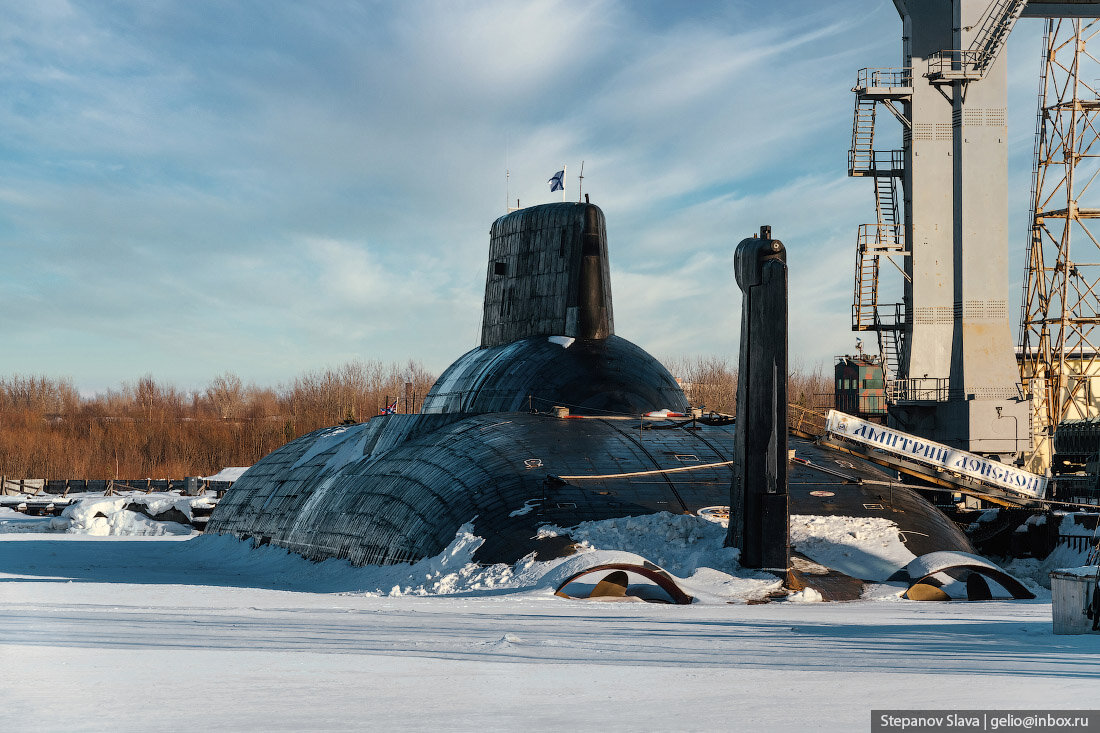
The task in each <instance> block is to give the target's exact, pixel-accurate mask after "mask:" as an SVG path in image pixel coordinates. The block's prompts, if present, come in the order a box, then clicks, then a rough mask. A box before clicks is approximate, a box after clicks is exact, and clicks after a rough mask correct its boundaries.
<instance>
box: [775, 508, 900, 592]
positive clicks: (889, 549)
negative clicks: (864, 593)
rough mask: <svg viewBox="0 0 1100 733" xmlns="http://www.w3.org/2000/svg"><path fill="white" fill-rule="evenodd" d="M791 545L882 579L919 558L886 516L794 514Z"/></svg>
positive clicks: (835, 565)
mask: <svg viewBox="0 0 1100 733" xmlns="http://www.w3.org/2000/svg"><path fill="white" fill-rule="evenodd" d="M791 546H792V547H793V548H794V549H796V550H797V551H798V552H801V553H802V554H803V555H805V556H806V557H808V558H810V559H811V560H813V561H814V562H816V563H820V564H821V565H824V566H826V567H828V568H832V569H833V570H838V571H840V572H842V573H844V574H845V575H850V576H852V577H853V578H862V579H864V580H875V581H880V582H881V581H884V580H886V579H888V578H889V577H890V576H891V575H893V574H894V573H896V572H897V571H898V570H900V569H902V568H904V567H905V566H906V565H908V564H909V563H910V562H911V561H912V560H913V559H914V558H916V555H914V554H913V553H912V552H910V551H909V548H907V547H906V546H905V545H904V544H903V543H902V539H901V535H900V534H899V532H898V525H897V524H895V523H894V522H891V521H890V520H889V519H884V518H882V517H819V516H812V515H802V514H792V515H791Z"/></svg>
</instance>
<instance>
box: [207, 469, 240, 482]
mask: <svg viewBox="0 0 1100 733" xmlns="http://www.w3.org/2000/svg"><path fill="white" fill-rule="evenodd" d="M250 468H252V467H251V466H229V467H226V468H223V469H222V470H220V471H218V472H217V473H216V474H214V475H213V476H203V478H202V480H203V481H236V480H237V479H239V478H240V477H241V475H242V474H244V472H245V471H247V470H248V469H250Z"/></svg>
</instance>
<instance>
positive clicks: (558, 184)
mask: <svg viewBox="0 0 1100 733" xmlns="http://www.w3.org/2000/svg"><path fill="white" fill-rule="evenodd" d="M547 183H549V184H550V191H551V192H554V191H564V190H565V170H560V171H558V172H557V173H555V174H554V177H553V178H551V179H550V180H549V181H547ZM562 195H563V196H564V195H565V194H562Z"/></svg>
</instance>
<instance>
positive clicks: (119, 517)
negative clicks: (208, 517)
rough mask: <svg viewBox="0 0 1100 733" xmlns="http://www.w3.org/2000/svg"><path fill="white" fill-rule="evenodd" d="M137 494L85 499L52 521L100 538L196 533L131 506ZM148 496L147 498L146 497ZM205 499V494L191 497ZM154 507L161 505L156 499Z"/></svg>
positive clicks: (57, 527) (59, 528) (52, 527)
mask: <svg viewBox="0 0 1100 733" xmlns="http://www.w3.org/2000/svg"><path fill="white" fill-rule="evenodd" d="M133 498H134V497H131V496H112V497H104V498H100V499H81V500H80V501H77V502H73V503H72V504H70V505H69V506H67V507H65V511H63V512H61V515H60V516H58V517H54V518H52V519H51V520H49V528H50V530H52V531H54V532H67V533H69V534H88V535H94V536H99V537H106V536H109V535H127V536H138V537H155V536H161V535H185V534H192V533H193V532H194V530H193V529H192V528H191V527H189V526H187V525H185V524H179V523H177V522H160V521H157V520H155V519H150V518H149V517H147V516H145V515H144V514H141V513H139V512H135V511H131V510H129V509H127V508H126V507H127V505H129V504H130V503H131V500H132V499H133ZM143 498H147V497H143ZM189 498H196V499H198V498H201V497H189ZM153 505H154V506H157V504H156V503H155V502H154V504H153ZM160 505H161V506H163V507H164V508H171V507H170V506H169V505H170V501H169V500H167V499H162V500H161V501H160Z"/></svg>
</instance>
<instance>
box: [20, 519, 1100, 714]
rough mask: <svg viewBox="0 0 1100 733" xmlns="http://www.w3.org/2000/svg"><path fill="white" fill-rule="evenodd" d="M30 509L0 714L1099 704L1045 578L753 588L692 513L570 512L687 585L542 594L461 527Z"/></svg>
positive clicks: (863, 529) (602, 539)
mask: <svg viewBox="0 0 1100 733" xmlns="http://www.w3.org/2000/svg"><path fill="white" fill-rule="evenodd" d="M101 509H103V507H101ZM107 509H109V507H108V508H107ZM130 513H131V514H132V512H130ZM112 516H113V515H112ZM112 516H109V517H100V518H101V519H108V524H109V525H110V524H111V522H114V524H113V525H111V526H113V527H114V528H115V529H116V531H120V532H125V531H126V527H127V521H128V520H124V519H114V518H112ZM138 516H141V515H138ZM93 519H94V517H93ZM130 519H135V521H137V520H136V518H130ZM142 519H143V520H144V517H143V518H142ZM49 522H50V520H49V519H38V518H26V517H22V515H16V514H15V513H13V512H10V510H0V612H2V614H3V618H4V621H3V623H2V624H0V660H2V661H3V665H2V668H3V670H4V674H3V675H0V699H2V700H3V704H2V707H0V728H2V729H3V730H86V729H94V730H106V729H110V730H148V729H158V730H184V729H187V730H190V729H195V728H216V729H230V730H239V729H247V730H260V729H262V730H377V729H392V728H402V729H410V728H411V729H427V728H433V729H439V730H486V729H489V730H499V729H509V730H511V729H520V728H523V729H533V730H543V729H562V728H567V727H568V728H576V729H580V730H607V729H610V730H720V729H721V730H745V731H748V730H753V731H755V730H800V729H803V728H810V729H825V730H852V729H856V730H860V729H867V728H868V727H869V722H870V711H871V710H872V709H882V708H939V709H950V708H955V709H960V708H967V709H973V708H997V707H1001V708H1016V709H1020V708H1029V707H1030V708H1089V707H1095V695H1096V690H1097V689H1098V686H1100V636H1054V635H1053V634H1052V632H1051V610H1050V596H1049V593H1042V592H1040V596H1039V598H1038V599H1037V600H1036V601H1027V602H1020V601H1014V602H996V601H993V602H982V603H966V602H951V603H921V602H910V601H903V600H900V599H899V598H898V597H897V593H898V591H899V590H901V588H899V587H896V586H890V585H885V584H881V585H876V586H872V589H871V592H870V593H869V594H868V597H867V598H866V599H865V600H862V601H857V602H852V603H791V602H773V603H768V604H762V605H747V604H746V603H745V602H744V601H745V600H746V599H749V598H756V597H760V596H761V595H762V594H764V593H766V592H767V590H768V589H770V588H773V587H774V585H775V581H774V580H773V579H772V578H770V577H769V576H765V575H760V574H755V573H751V572H748V571H745V570H742V569H740V568H739V567H738V566H737V564H736V555H735V553H733V552H732V551H730V550H726V549H723V548H722V547H721V534H722V529H721V528H720V527H717V526H713V525H708V524H707V523H706V522H705V521H704V520H698V519H696V518H692V517H677V516H672V515H661V516H657V517H651V518H640V519H636V520H616V521H613V522H601V523H592V524H587V525H582V526H580V527H578V528H576V529H575V530H572V531H571V534H572V535H573V537H574V538H575V539H578V540H582V541H583V542H584V543H585V546H586V547H587V548H589V549H590V551H591V552H602V551H625V552H631V553H636V554H639V555H644V556H646V557H648V558H649V559H651V560H653V561H654V562H657V563H659V564H661V565H663V566H664V567H665V568H667V569H668V570H669V572H671V573H673V574H674V575H676V576H678V577H679V578H681V579H682V582H683V585H684V586H685V588H686V589H688V591H689V592H691V593H692V594H693V595H696V596H697V597H698V598H699V599H700V602H698V603H696V604H693V605H691V606H668V605H654V604H644V603H625V602H623V603H606V602H594V601H570V600H565V599H562V598H558V597H555V596H554V595H553V586H554V584H555V579H556V578H558V577H560V576H561V573H562V567H563V566H558V565H555V564H553V563H538V562H534V561H526V562H521V563H519V564H517V566H515V567H505V566H493V567H488V568H482V567H478V566H475V565H471V564H469V562H468V560H469V557H470V553H472V551H473V549H474V548H475V547H476V546H477V544H478V542H479V540H478V538H475V537H473V536H471V535H470V534H469V533H468V532H467V531H462V532H460V533H459V534H458V536H457V537H456V539H455V542H454V543H453V544H452V545H451V547H449V548H448V550H447V551H446V552H444V553H443V554H442V555H440V556H439V557H436V558H432V559H430V560H426V561H423V562H421V563H418V564H416V565H413V566H407V565H406V566H395V567H389V568H353V567H351V566H349V565H348V564H347V563H344V562H341V561H328V562H324V563H310V562H307V561H305V560H302V559H301V558H299V557H297V556H294V555H289V554H287V553H286V552H284V551H282V550H279V549H277V548H270V547H264V548H259V549H255V550H254V549H252V548H251V547H250V545H249V544H248V543H241V542H237V541H236V540H233V539H230V538H225V537H214V536H201V535H161V536H131V535H127V534H114V535H109V536H95V535H88V534H83V533H81V532H80V529H79V527H76V525H75V524H74V523H72V522H70V526H68V527H67V528H64V529H62V528H60V527H52V528H51V527H50V526H49ZM139 524H140V522H139ZM816 524H817V523H816V522H813V521H811V519H810V518H793V519H792V535H793V536H794V537H795V541H796V543H801V544H802V545H803V547H804V548H805V550H806V551H807V554H811V556H813V553H817V555H818V556H819V557H821V558H825V557H826V556H828V557H829V558H831V559H836V558H848V559H849V560H850V561H851V562H852V563H854V564H857V565H861V566H864V567H872V568H873V567H874V566H875V562H886V561H890V562H897V561H901V560H904V559H905V558H904V556H903V554H902V551H903V550H904V547H901V546H899V544H898V539H897V537H896V534H891V533H889V532H886V531H885V528H884V527H880V526H877V525H875V526H872V525H868V526H863V525H862V524H859V523H858V522H857V523H856V524H853V523H852V521H848V522H847V523H844V522H840V523H836V524H835V525H834V524H830V525H828V526H815V525H816ZM92 525H93V526H94V522H93V523H92ZM136 526H137V525H135V527H136ZM74 527H76V528H75V529H74ZM19 530H21V531H19ZM549 531H560V530H549ZM830 537H832V539H831V540H830V539H829V538H830ZM609 557H611V556H610V555H609ZM876 558H878V560H876ZM1040 590H1041V589H1040Z"/></svg>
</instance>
